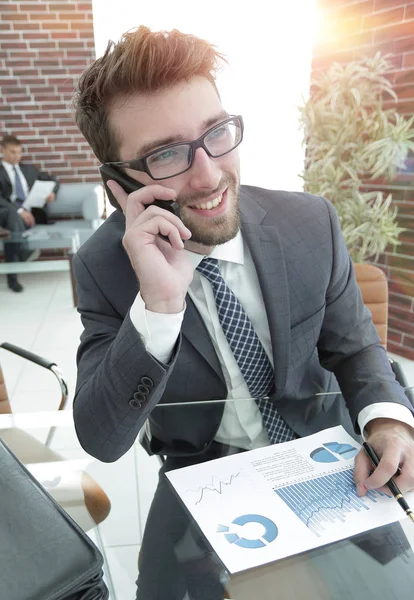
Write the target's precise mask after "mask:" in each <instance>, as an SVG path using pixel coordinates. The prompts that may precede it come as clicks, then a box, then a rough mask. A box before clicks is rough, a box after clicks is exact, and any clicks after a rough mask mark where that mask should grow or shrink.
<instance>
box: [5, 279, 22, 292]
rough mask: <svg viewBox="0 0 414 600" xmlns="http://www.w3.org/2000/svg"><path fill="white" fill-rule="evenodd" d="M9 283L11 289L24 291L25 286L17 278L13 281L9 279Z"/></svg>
mask: <svg viewBox="0 0 414 600" xmlns="http://www.w3.org/2000/svg"><path fill="white" fill-rule="evenodd" d="M7 285H8V286H9V289H10V290H12V291H13V292H22V291H23V286H22V285H21V284H20V283H19V282H18V281H17V280H16V279H13V280H12V281H8V282H7Z"/></svg>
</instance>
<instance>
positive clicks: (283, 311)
mask: <svg viewBox="0 0 414 600" xmlns="http://www.w3.org/2000/svg"><path fill="white" fill-rule="evenodd" d="M241 208H242V217H243V218H242V233H243V238H244V240H245V242H246V244H247V245H248V247H249V249H250V252H251V255H252V259H253V262H254V265H255V267H256V271H257V275H258V279H259V283H260V288H261V291H262V294H263V300H264V304H265V308H266V314H267V319H268V323H269V329H270V336H271V340H272V350H273V363H274V370H275V389H276V392H275V396H274V398H275V399H278V398H280V397H281V396H282V395H283V392H284V389H285V385H286V378H287V374H288V368H289V358H290V353H289V348H290V309H289V290H288V284H287V274H286V263H285V257H284V254H283V248H282V243H281V240H280V237H279V232H278V229H277V227H276V226H274V225H264V224H263V223H262V222H263V220H264V219H265V217H266V215H267V213H266V211H265V210H263V209H262V208H261V207H260V206H259V205H258V204H257V203H256V202H255V201H254V200H251V199H250V198H249V199H248V200H247V202H245V203H242V205H241Z"/></svg>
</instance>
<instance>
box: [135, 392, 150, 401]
mask: <svg viewBox="0 0 414 600" xmlns="http://www.w3.org/2000/svg"><path fill="white" fill-rule="evenodd" d="M134 399H135V400H137V401H138V402H145V401H146V399H147V397H146V395H145V394H143V393H142V392H135V394H134Z"/></svg>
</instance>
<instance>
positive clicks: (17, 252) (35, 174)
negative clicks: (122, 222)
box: [0, 135, 59, 292]
mask: <svg viewBox="0 0 414 600" xmlns="http://www.w3.org/2000/svg"><path fill="white" fill-rule="evenodd" d="M1 150H2V154H3V156H2V160H1V162H0V226H1V227H4V228H5V229H8V230H9V231H10V232H11V233H12V236H13V235H16V236H20V234H21V233H22V232H23V231H25V230H26V229H28V228H30V227H33V226H34V225H35V223H47V208H33V209H32V210H26V209H25V208H23V207H22V204H23V202H24V200H25V199H26V196H27V194H28V193H29V191H30V190H31V188H32V187H33V184H34V182H35V181H36V180H37V179H40V180H41V181H56V185H55V187H54V190H53V192H51V193H50V194H49V195H48V196H47V198H46V199H45V200H46V202H53V201H54V200H55V199H56V193H57V191H58V188H59V183H58V182H57V180H56V178H55V177H52V176H51V175H48V174H47V173H43V172H42V171H39V170H38V169H37V168H36V167H35V166H34V165H30V164H23V163H21V162H20V160H21V157H22V144H21V142H20V141H19V140H18V139H17V138H16V137H15V136H13V135H6V136H4V138H3V139H2V141H1ZM5 253H6V260H7V261H8V262H15V261H18V260H33V259H34V258H35V255H36V253H30V252H28V250H27V248H26V247H25V245H24V244H20V243H16V244H5ZM7 284H8V286H9V288H10V289H11V290H13V292H21V291H22V290H23V286H22V285H21V284H20V283H19V282H18V280H17V275H15V274H14V273H10V274H8V275H7Z"/></svg>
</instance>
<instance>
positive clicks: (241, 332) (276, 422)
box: [197, 258, 296, 444]
mask: <svg viewBox="0 0 414 600" xmlns="http://www.w3.org/2000/svg"><path fill="white" fill-rule="evenodd" d="M197 271H199V272H200V273H201V274H202V275H204V277H206V278H207V279H208V280H209V282H210V283H211V286H212V289H213V294H214V298H215V300H216V305H217V313H218V318H219V321H220V325H221V327H222V329H223V331H224V334H225V336H226V338H227V341H228V343H229V345H230V348H231V349H232V352H233V354H234V358H235V359H236V362H237V364H238V366H239V369H240V371H241V373H242V375H243V377H244V380H245V382H246V385H247V387H248V388H249V392H250V394H251V395H252V397H253V398H255V399H256V402H257V405H258V406H259V409H260V412H261V414H262V419H263V424H264V426H265V427H266V430H267V434H268V436H269V440H270V443H271V444H276V443H279V442H286V441H288V440H293V439H295V437H296V435H295V433H294V432H293V431H292V429H291V428H290V427H289V425H288V424H287V423H285V421H284V420H283V418H282V417H281V416H280V414H279V413H278V412H277V410H276V408H275V406H274V404H273V403H272V402H271V401H270V400H266V399H264V398H263V396H266V395H268V394H269V393H270V392H271V390H272V387H273V381H274V372H273V368H272V365H271V364H270V361H269V359H268V357H267V355H266V352H265V350H264V348H263V346H262V344H261V342H260V340H259V338H258V337H257V334H256V332H255V330H254V329H253V325H252V323H251V321H250V319H249V317H248V316H247V314H246V313H245V311H244V308H243V307H242V305H241V304H240V302H239V301H238V299H237V298H236V296H235V295H234V294H233V292H232V291H231V289H230V288H229V286H228V285H227V284H226V282H225V281H224V279H223V277H222V275H221V273H220V269H219V267H218V261H217V259H215V258H204V259H203V260H202V261H201V263H200V264H199V265H198V267H197Z"/></svg>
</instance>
